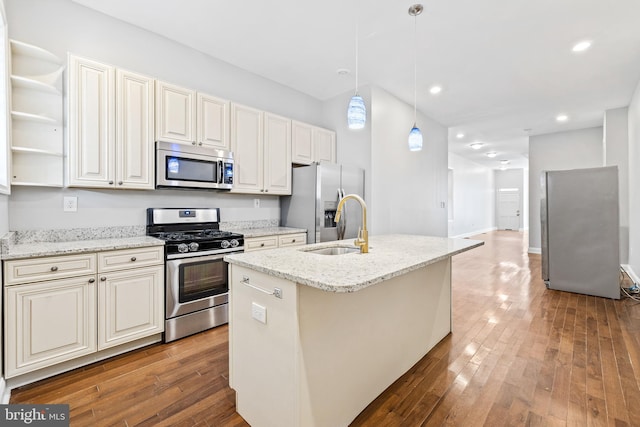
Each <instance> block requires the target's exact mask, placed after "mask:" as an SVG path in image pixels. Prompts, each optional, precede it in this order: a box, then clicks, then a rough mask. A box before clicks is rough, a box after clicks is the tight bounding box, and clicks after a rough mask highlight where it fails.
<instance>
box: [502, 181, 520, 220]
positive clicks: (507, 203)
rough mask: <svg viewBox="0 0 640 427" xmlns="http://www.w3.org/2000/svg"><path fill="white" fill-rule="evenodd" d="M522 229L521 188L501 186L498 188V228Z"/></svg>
mask: <svg viewBox="0 0 640 427" xmlns="http://www.w3.org/2000/svg"><path fill="white" fill-rule="evenodd" d="M519 229H520V190H519V189H518V188H500V189H499V190H498V230H519Z"/></svg>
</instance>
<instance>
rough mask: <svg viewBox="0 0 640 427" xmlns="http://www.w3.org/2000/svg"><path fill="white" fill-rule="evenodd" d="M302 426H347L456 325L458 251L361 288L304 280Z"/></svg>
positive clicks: (300, 304) (301, 310) (300, 301)
mask: <svg viewBox="0 0 640 427" xmlns="http://www.w3.org/2000/svg"><path fill="white" fill-rule="evenodd" d="M298 292H299V296H298V318H299V328H300V335H299V338H300V353H299V358H300V360H299V362H298V363H299V367H300V370H301V372H300V390H299V393H300V405H301V406H300V411H301V421H302V424H301V425H305V426H332V427H334V426H347V425H348V424H349V423H350V422H351V421H353V419H354V418H355V417H356V416H357V415H358V414H359V413H360V412H362V410H364V408H365V407H366V406H367V405H368V404H369V403H370V402H371V401H373V400H374V399H375V398H376V397H377V396H378V395H379V394H380V393H382V392H383V391H384V390H385V389H386V388H387V387H388V386H389V385H391V384H392V383H393V382H394V381H395V380H396V379H398V378H399V377H400V376H402V375H403V374H404V373H405V372H407V371H408V370H409V369H410V368H411V367H412V366H413V365H414V364H415V363H417V362H418V361H419V360H420V359H421V358H422V357H423V356H424V355H426V354H427V353H428V352H429V350H431V349H432V348H433V347H434V346H435V345H436V344H437V343H438V342H439V341H441V340H442V339H443V338H444V337H445V336H447V335H448V334H449V332H451V258H450V257H449V258H447V259H446V260H443V261H440V262H437V263H435V264H431V265H429V266H427V267H424V268H421V269H419V270H415V271H412V272H410V273H408V274H405V275H401V276H398V277H396V278H393V279H390V280H388V281H385V282H382V283H379V284H376V285H373V286H370V287H367V288H365V289H363V290H360V291H357V292H354V293H332V292H324V291H322V290H319V289H316V288H311V287H308V286H302V285H298Z"/></svg>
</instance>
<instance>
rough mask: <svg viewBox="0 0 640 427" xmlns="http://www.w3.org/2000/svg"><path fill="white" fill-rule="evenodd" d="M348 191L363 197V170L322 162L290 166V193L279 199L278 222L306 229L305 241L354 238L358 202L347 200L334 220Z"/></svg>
mask: <svg viewBox="0 0 640 427" xmlns="http://www.w3.org/2000/svg"><path fill="white" fill-rule="evenodd" d="M347 194H357V195H359V196H360V197H362V198H363V199H364V171H363V170H362V169H359V168H354V167H349V166H344V165H339V164H334V163H324V162H322V163H313V164H311V165H309V166H302V167H297V168H293V176H292V184H291V196H285V197H281V198H280V223H281V224H282V225H283V226H286V227H298V228H306V229H307V243H318V242H328V241H332V240H339V239H349V238H355V237H357V235H358V228H359V227H361V226H362V210H361V208H360V205H359V204H358V203H356V202H355V201H353V200H349V201H347V203H345V205H344V207H343V209H344V210H343V212H342V215H343V216H342V218H340V223H339V224H336V222H335V216H336V209H337V207H338V201H339V200H340V198H341V197H343V196H344V195H347Z"/></svg>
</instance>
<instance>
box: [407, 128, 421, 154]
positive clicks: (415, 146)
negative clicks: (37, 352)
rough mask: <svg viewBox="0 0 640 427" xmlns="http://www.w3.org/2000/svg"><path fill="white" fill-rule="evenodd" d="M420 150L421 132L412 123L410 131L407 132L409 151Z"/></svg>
mask: <svg viewBox="0 0 640 427" xmlns="http://www.w3.org/2000/svg"><path fill="white" fill-rule="evenodd" d="M420 150H422V132H420V129H419V128H417V127H416V124H415V123H414V124H413V128H411V132H409V151H420Z"/></svg>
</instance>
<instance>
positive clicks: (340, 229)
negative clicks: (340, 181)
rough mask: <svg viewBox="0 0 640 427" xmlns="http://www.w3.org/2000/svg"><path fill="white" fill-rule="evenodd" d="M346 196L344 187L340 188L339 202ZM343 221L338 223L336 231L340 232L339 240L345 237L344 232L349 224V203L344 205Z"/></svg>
mask: <svg viewBox="0 0 640 427" xmlns="http://www.w3.org/2000/svg"><path fill="white" fill-rule="evenodd" d="M343 198H344V189H341V188H338V203H340V200H342V199H343ZM340 219H341V221H340V222H339V223H337V224H336V231H337V233H338V240H343V239H344V232H345V229H346V226H347V205H346V204H345V205H343V206H342V216H341V218H340Z"/></svg>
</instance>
